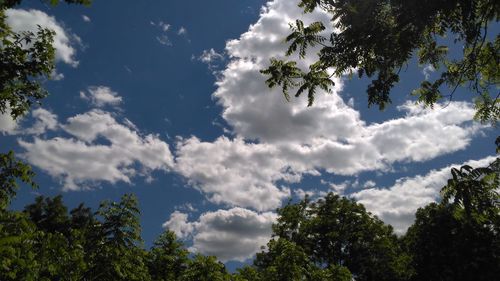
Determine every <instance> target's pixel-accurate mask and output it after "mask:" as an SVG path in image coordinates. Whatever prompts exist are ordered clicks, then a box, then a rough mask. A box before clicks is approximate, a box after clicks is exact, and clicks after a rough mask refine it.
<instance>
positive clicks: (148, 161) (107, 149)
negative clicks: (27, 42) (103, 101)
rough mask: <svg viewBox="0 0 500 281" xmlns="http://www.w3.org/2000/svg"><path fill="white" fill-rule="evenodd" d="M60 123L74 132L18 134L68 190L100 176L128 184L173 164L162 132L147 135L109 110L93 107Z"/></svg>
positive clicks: (35, 161)
mask: <svg viewBox="0 0 500 281" xmlns="http://www.w3.org/2000/svg"><path fill="white" fill-rule="evenodd" d="M57 126H58V127H60V128H61V129H62V130H63V131H64V132H65V133H67V134H69V135H70V136H71V137H55V138H50V139H44V138H40V137H38V136H36V137H34V139H33V141H28V140H23V139H19V144H20V146H21V147H22V148H24V149H25V152H24V157H25V158H26V159H27V160H28V161H29V162H30V163H31V164H32V165H34V166H37V167H38V168H40V169H42V170H44V171H45V172H47V173H48V174H49V175H51V176H53V177H55V178H59V179H61V181H62V183H63V185H64V189H65V190H80V189H85V188H88V187H89V186H91V185H93V184H96V183H98V182H101V181H104V182H109V183H116V182H118V181H123V182H126V183H129V184H130V183H131V178H132V177H134V176H137V175H142V176H149V174H150V172H151V171H153V170H168V169H170V168H171V167H172V166H173V157H172V155H171V153H170V150H169V147H168V145H167V144H166V143H165V142H163V141H162V140H160V139H159V138H158V136H156V135H146V136H143V135H141V134H140V133H139V132H137V131H135V130H133V129H131V128H130V127H128V126H125V125H123V124H120V123H119V122H118V121H117V120H116V119H115V118H114V117H113V116H112V115H111V114H110V113H108V112H104V111H100V110H91V111H89V112H87V113H84V114H79V115H76V116H74V117H71V118H68V120H67V122H66V124H59V125H57ZM53 127H54V126H53ZM45 128H47V127H45Z"/></svg>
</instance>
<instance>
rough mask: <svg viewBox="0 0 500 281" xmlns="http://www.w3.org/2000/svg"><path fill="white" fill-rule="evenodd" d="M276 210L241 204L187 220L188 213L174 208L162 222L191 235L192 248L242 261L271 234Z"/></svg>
mask: <svg viewBox="0 0 500 281" xmlns="http://www.w3.org/2000/svg"><path fill="white" fill-rule="evenodd" d="M275 220H276V214H275V213H271V212H266V213H256V212H253V211H251V210H247V209H243V208H233V209H230V210H218V211H215V212H207V213H204V214H202V215H201V216H200V217H199V219H198V220H197V221H194V222H188V221H187V215H186V214H183V213H180V212H177V211H176V212H174V213H173V214H172V215H171V217H170V219H169V220H168V221H167V222H166V223H165V224H164V225H163V226H164V227H166V228H168V229H170V230H172V231H174V232H176V233H177V234H178V235H179V236H181V237H186V236H187V235H191V236H192V240H193V246H192V247H191V248H190V250H191V251H192V252H195V253H202V254H204V255H214V256H217V257H218V258H219V259H220V260H221V261H224V262H225V261H229V260H238V261H245V260H247V259H249V258H251V257H252V256H253V255H254V254H255V253H256V252H258V251H259V250H260V248H261V246H265V245H266V244H267V242H268V241H269V239H270V238H271V234H272V229H271V226H272V224H273V223H274V222H275Z"/></svg>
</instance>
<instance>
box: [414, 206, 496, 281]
mask: <svg viewBox="0 0 500 281" xmlns="http://www.w3.org/2000/svg"><path fill="white" fill-rule="evenodd" d="M456 208H457V206H454V205H451V204H436V203H432V204H430V205H428V206H426V207H425V208H421V209H419V210H418V211H417V214H416V221H415V223H414V224H413V225H412V226H411V227H410V228H409V229H408V232H407V234H406V236H405V238H404V241H405V243H406V244H407V247H408V252H409V253H411V257H412V267H413V270H414V276H412V278H411V279H410V280H415V281H420V280H421V281H424V280H425V281H427V280H443V281H446V280H450V281H451V280H454V281H461V280H463V281H465V280H478V281H479V280H485V281H486V280H495V279H497V277H498V276H499V274H500V238H499V235H498V230H499V228H498V221H497V225H496V230H493V229H492V228H489V227H488V226H485V225H482V224H479V223H472V224H471V222H468V221H466V220H465V218H464V217H457V216H456V212H457V209H456Z"/></svg>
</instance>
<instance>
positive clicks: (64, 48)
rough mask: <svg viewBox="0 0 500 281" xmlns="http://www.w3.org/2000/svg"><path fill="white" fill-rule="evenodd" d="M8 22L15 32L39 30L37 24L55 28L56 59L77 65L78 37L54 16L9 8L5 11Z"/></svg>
mask: <svg viewBox="0 0 500 281" xmlns="http://www.w3.org/2000/svg"><path fill="white" fill-rule="evenodd" d="M5 14H6V16H7V21H6V22H7V24H8V25H9V26H10V27H11V28H12V30H13V31H15V32H20V31H33V32H36V31H37V30H38V27H37V25H40V26H41V27H43V28H48V29H51V30H53V31H54V32H55V33H56V35H55V37H54V48H55V49H56V60H57V61H62V62H64V63H67V64H69V65H71V66H74V67H76V66H77V65H78V61H76V60H75V58H74V56H75V54H76V50H75V48H74V47H73V46H72V44H73V42H74V41H76V42H77V41H78V37H77V36H75V35H74V34H71V33H70V32H68V31H66V30H65V29H64V28H63V26H62V25H61V24H60V23H58V22H57V21H56V19H55V18H54V17H52V16H49V15H47V14H46V13H44V12H42V11H39V10H23V9H8V10H6V11H5Z"/></svg>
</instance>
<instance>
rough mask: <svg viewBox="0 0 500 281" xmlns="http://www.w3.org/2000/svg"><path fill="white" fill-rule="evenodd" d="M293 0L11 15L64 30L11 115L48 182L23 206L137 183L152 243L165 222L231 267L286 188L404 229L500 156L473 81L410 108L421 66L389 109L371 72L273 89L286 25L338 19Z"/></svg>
mask: <svg viewBox="0 0 500 281" xmlns="http://www.w3.org/2000/svg"><path fill="white" fill-rule="evenodd" d="M297 3H298V1H295V0H293V1H292V0H271V1H269V2H266V1H257V0H238V1H234V0H214V1H193V0H183V1H180V0H173V1H117V0H108V1H94V3H93V4H92V6H91V7H82V6H68V5H59V6H57V7H52V6H48V5H46V4H44V3H43V2H42V1H30V0H26V1H23V3H22V5H21V6H19V7H16V8H15V9H11V10H8V11H7V22H8V24H9V25H10V26H11V27H12V28H13V30H15V31H21V30H33V29H35V28H36V26H37V24H38V25H41V26H43V27H47V28H51V29H53V30H54V31H55V32H56V35H55V38H54V47H55V48H56V71H55V72H54V73H53V75H52V76H53V77H52V79H51V80H50V81H47V82H46V83H45V87H46V88H47V89H48V91H49V92H50V96H49V97H47V98H46V99H44V100H43V103H42V105H41V106H37V107H34V109H33V110H32V111H31V112H30V113H29V114H28V115H26V116H24V117H23V118H22V119H21V120H17V121H13V120H12V119H10V117H9V116H8V115H1V116H0V134H1V135H2V136H1V138H0V145H1V148H2V151H3V152H5V151H6V150H10V149H12V150H14V151H16V153H17V154H18V155H19V156H20V157H22V158H23V159H25V160H26V161H27V162H28V163H30V164H31V165H32V166H33V167H34V170H35V172H36V173H37V176H36V182H37V183H38V184H39V186H40V188H39V189H37V190H32V189H30V188H28V187H23V188H22V189H21V190H20V191H19V193H18V196H17V198H16V200H15V201H14V203H13V205H12V208H14V209H22V208H23V207H24V206H25V205H26V204H29V203H31V202H33V200H34V198H35V197H36V196H38V195H44V196H55V195H58V194H63V196H64V201H65V203H66V204H67V205H68V206H69V207H70V208H72V207H76V206H77V205H78V204H79V203H81V202H84V203H85V204H86V205H88V206H91V207H93V208H97V207H98V206H99V202H101V201H102V200H115V201H117V200H119V198H120V197H121V196H122V195H123V194H125V193H134V194H136V195H137V197H138V199H139V204H140V209H141V224H142V228H143V238H144V241H145V246H146V247H149V246H151V245H152V242H153V241H154V239H155V238H156V237H157V236H158V235H159V234H160V233H161V232H162V231H164V230H165V229H170V230H172V231H174V232H175V233H176V234H177V235H178V237H179V238H181V239H182V240H183V241H184V242H185V243H186V245H187V246H188V247H189V250H190V251H191V252H193V253H202V254H205V255H216V256H217V257H218V258H219V259H220V260H222V261H223V262H226V264H227V265H228V266H229V267H230V268H234V267H237V266H239V265H241V264H242V263H248V262H249V261H251V259H252V257H253V256H254V254H255V253H256V252H258V251H260V249H261V246H263V245H265V244H266V243H267V242H268V241H269V238H270V236H271V226H272V224H273V222H274V221H275V220H276V218H277V215H276V209H277V208H279V207H281V206H283V204H286V202H288V200H289V198H292V199H293V200H295V201H297V200H300V199H301V198H303V197H304V196H305V195H306V194H307V195H309V196H311V198H317V197H320V196H322V195H325V194H326V193H327V192H335V193H337V194H340V195H344V196H349V197H351V198H354V199H356V200H358V202H360V203H362V204H364V205H365V207H366V208H367V209H368V211H370V212H371V213H373V214H374V215H376V216H378V217H379V218H380V219H382V220H383V221H384V222H386V223H389V224H391V225H392V226H393V227H394V230H395V232H396V233H397V234H400V235H401V234H404V232H405V231H406V229H407V228H408V226H409V225H411V224H412V222H413V219H414V213H415V211H416V210H417V209H418V208H419V207H423V206H425V205H426V204H428V203H430V202H434V201H437V200H439V190H440V189H441V187H442V186H443V185H444V184H445V183H446V180H447V179H448V178H449V177H450V169H451V167H457V166H460V165H463V164H469V165H472V166H477V167H478V166H485V165H488V164H489V163H490V162H492V161H493V160H494V159H495V146H494V139H495V137H496V135H498V129H495V128H492V127H489V126H487V125H482V124H479V123H476V122H474V121H473V120H472V117H473V115H474V109H473V105H472V104H471V103H470V94H469V93H467V90H466V89H460V90H459V91H458V92H457V93H456V94H455V98H454V100H453V101H452V102H444V103H442V104H437V105H436V106H435V107H434V108H433V109H430V108H423V107H422V106H421V105H418V104H415V102H414V97H412V96H411V95H410V93H411V91H412V90H413V89H415V88H416V87H417V86H418V85H419V83H420V82H421V81H422V80H423V79H433V78H435V77H436V76H437V74H436V71H434V70H433V69H432V68H431V67H429V66H425V65H418V64H416V63H415V62H414V61H412V62H410V63H409V64H408V67H407V68H406V69H405V71H404V72H403V73H402V75H401V76H402V77H401V83H399V84H398V85H397V87H395V88H394V89H393V91H392V93H391V98H392V100H393V103H392V105H390V106H389V108H387V109H386V110H384V111H379V110H378V108H377V107H371V108H368V106H367V96H366V87H367V85H368V83H369V79H357V78H352V79H350V78H349V77H340V78H336V79H335V87H334V88H333V89H332V92H331V93H324V92H319V93H318V94H317V96H316V101H315V104H314V105H313V106H311V107H307V99H306V98H305V97H302V98H294V99H292V100H291V101H290V102H286V100H285V99H284V97H283V95H282V93H281V91H280V89H272V90H271V89H269V88H268V87H267V86H266V85H265V83H264V81H265V77H264V76H263V75H262V74H260V72H259V70H261V69H263V68H265V67H267V66H268V64H269V59H270V58H272V57H278V58H280V57H283V55H284V50H285V49H286V47H287V45H286V43H284V41H283V39H284V38H285V37H286V35H287V34H288V33H289V25H288V24H289V23H290V22H293V21H294V20H295V19H298V18H300V19H302V20H304V21H305V22H306V23H311V22H314V21H323V22H329V19H330V17H329V16H328V15H327V14H325V13H324V12H322V11H314V12H313V13H310V14H304V13H303V12H302V11H301V10H300V9H299V8H298V7H297ZM328 31H330V32H331V31H332V30H331V29H328V30H327V32H328ZM292 58H294V57H293V56H292ZM315 58H316V55H315V50H314V49H312V50H311V51H310V53H309V54H308V56H306V58H305V59H304V60H302V61H300V62H299V66H300V67H305V66H306V65H307V64H309V63H311V62H313V61H314V60H315Z"/></svg>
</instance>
